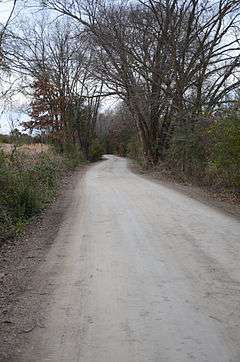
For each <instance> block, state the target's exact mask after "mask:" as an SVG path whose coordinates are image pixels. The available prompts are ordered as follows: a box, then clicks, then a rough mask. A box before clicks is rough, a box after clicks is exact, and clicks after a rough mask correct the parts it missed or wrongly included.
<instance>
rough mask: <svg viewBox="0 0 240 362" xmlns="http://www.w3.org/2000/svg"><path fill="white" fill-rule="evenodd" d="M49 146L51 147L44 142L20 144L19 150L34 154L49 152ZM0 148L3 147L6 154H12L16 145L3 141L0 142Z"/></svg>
mask: <svg viewBox="0 0 240 362" xmlns="http://www.w3.org/2000/svg"><path fill="white" fill-rule="evenodd" d="M49 148H50V147H49V146H48V145H45V144H43V143H34V144H30V145H23V146H19V147H17V150H18V151H19V152H22V153H25V154H28V155H32V156H34V155H39V154H42V153H46V152H48V151H49ZM0 149H2V150H3V152H4V153H6V154H10V153H12V151H13V150H14V145H13V144H11V143H2V144H0Z"/></svg>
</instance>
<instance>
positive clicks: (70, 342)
mask: <svg viewBox="0 0 240 362" xmlns="http://www.w3.org/2000/svg"><path fill="white" fill-rule="evenodd" d="M239 251H240V224H239V222H238V221H237V220H235V219H234V218H232V217H230V216H227V215H225V214H223V213H221V212H220V211H217V210H216V209H214V208H211V207H209V206H206V205H204V204H202V203H200V202H199V201H196V200H194V199H191V198H189V197H187V196H185V195H183V194H181V193H179V192H177V191H174V190H172V189H170V188H167V187H166V186H163V185H161V184H157V183H155V182H152V181H149V180H146V179H145V178H143V177H141V176H138V175H135V174H133V173H132V172H131V171H130V170H129V169H128V168H127V161H126V160H125V159H122V158H118V157H115V156H107V159H106V160H105V161H103V162H100V163H98V164H96V165H94V166H92V167H90V168H89V170H88V171H87V173H86V175H85V177H84V178H83V179H82V180H80V181H79V185H78V187H77V188H76V191H75V201H74V203H73V204H72V205H71V208H70V209H69V210H68V212H67V216H66V219H65V221H64V223H63V225H62V227H61V229H60V231H59V233H58V235H57V237H56V242H55V244H54V246H53V247H52V249H51V250H50V252H49V254H48V256H47V258H46V261H45V263H44V264H43V265H42V266H41V267H40V269H39V271H38V277H39V278H40V277H41V278H42V279H44V278H46V282H47V283H52V284H54V291H53V293H52V295H51V297H50V300H49V304H48V305H47V306H46V308H45V325H44V328H35V329H34V330H33V331H32V332H31V333H30V335H29V343H28V345H27V346H26V348H25V350H24V353H22V355H21V356H18V359H17V360H18V361H24V362H27V361H31V362H32V361H34V362H40V361H44V362H45V361H54V362H60V361H66V362H73V361H74V362H75V361H76V362H168V361H169V362H185V361H198V362H203V361H208V362H230V361H232V362H239V361H240V260H239V259H240V253H239Z"/></svg>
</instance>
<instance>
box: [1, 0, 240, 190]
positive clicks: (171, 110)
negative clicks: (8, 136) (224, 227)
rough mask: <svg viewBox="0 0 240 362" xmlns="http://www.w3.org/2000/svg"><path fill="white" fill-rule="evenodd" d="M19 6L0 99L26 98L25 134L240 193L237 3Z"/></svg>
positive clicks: (10, 23)
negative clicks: (131, 160) (126, 158)
mask: <svg viewBox="0 0 240 362" xmlns="http://www.w3.org/2000/svg"><path fill="white" fill-rule="evenodd" d="M10 3H11V7H12V8H11V9H12V10H11V11H10V15H9V18H8V19H7V21H6V22H5V23H4V24H3V25H2V30H1V37H0V41H1V43H0V46H1V84H2V89H3V91H2V93H1V94H2V96H1V98H2V100H3V99H4V98H6V99H8V97H12V96H14V94H16V93H19V92H21V93H22V94H23V95H24V97H25V99H27V102H28V105H27V109H28V111H27V112H28V115H29V120H27V121H26V122H24V124H23V127H24V128H25V129H27V130H29V131H30V132H31V133H32V134H33V135H36V134H38V137H39V135H40V136H41V139H42V141H43V142H50V143H51V144H53V145H54V146H55V148H56V149H57V150H58V152H68V153H69V152H70V153H72V155H73V156H72V157H76V154H77V153H81V155H82V156H81V157H83V158H85V159H87V160H97V159H98V158H99V157H101V154H102V153H103V152H107V153H116V154H119V155H123V156H126V155H130V157H133V158H136V159H137V160H138V161H139V162H140V163H141V164H142V165H144V166H145V167H148V168H149V167H150V168H151V167H160V168H161V167H164V168H167V169H169V170H172V171H173V172H175V173H176V174H179V175H184V177H186V179H191V180H195V181H197V182H198V183H202V184H210V185H211V184H213V183H216V184H217V185H219V186H221V187H224V188H226V189H229V190H235V191H236V190H238V189H239V184H240V114H239V104H240V103H239V102H240V99H239V96H240V94H239V89H240V88H239V86H240V73H239V65H240V28H239V20H240V4H239V1H235V0H218V1H215V2H213V1H212V0H161V1H157V0H135V1H130V0H129V1H127V0H125V1H109V0H100V1H99V0H73V1H71V2H69V1H67V0H59V1H57V0H56V1H55V0H44V1H30V0H29V1H25V2H24V3H22V2H21V1H20V0H19V1H18V0H16V1H14V2H10ZM0 6H1V2H0ZM18 6H19V9H20V8H21V7H22V6H23V9H24V11H25V13H24V16H23V15H21V11H19V13H16V9H18ZM27 14H28V15H27ZM7 78H8V86H6V79H7ZM9 79H10V85H9ZM111 97H114V99H115V100H116V106H115V107H110V109H107V108H108V107H107V105H108V103H109V100H108V99H112V98H111Z"/></svg>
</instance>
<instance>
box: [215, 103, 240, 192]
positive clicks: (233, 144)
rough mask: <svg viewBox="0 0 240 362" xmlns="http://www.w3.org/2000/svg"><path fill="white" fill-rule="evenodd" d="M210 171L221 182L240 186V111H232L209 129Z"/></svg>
mask: <svg viewBox="0 0 240 362" xmlns="http://www.w3.org/2000/svg"><path fill="white" fill-rule="evenodd" d="M208 133H209V139H210V144H211V147H210V156H209V172H210V174H211V175H212V177H214V178H215V179H216V177H217V179H218V182H219V183H223V184H224V185H226V186H228V187H236V188H239V187H240V112H239V111H236V110H235V111H232V112H230V113H229V114H227V115H226V116H225V117H223V118H222V119H219V120H217V121H216V122H215V123H214V124H213V125H212V126H211V127H210V129H209V132H208Z"/></svg>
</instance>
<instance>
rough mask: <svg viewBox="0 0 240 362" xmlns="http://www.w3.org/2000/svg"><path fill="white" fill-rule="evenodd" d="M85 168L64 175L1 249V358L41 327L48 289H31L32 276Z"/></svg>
mask: <svg viewBox="0 0 240 362" xmlns="http://www.w3.org/2000/svg"><path fill="white" fill-rule="evenodd" d="M87 167H88V166H84V167H81V168H80V169H79V170H77V171H74V172H72V173H69V174H68V175H67V176H65V177H64V178H63V180H62V182H61V186H60V188H59V191H58V194H57V196H56V198H55V201H54V202H53V203H52V205H51V206H50V207H49V208H47V209H46V210H45V211H43V213H42V214H41V215H38V216H37V217H36V218H34V219H33V220H32V222H31V223H30V224H29V225H27V227H26V228H25V231H24V234H23V235H22V236H21V237H19V238H16V239H15V240H11V241H8V242H7V243H5V244H4V245H3V246H2V247H1V249H0V341H1V343H0V361H12V359H11V357H10V355H11V354H12V351H13V350H16V348H17V347H18V345H20V344H22V343H23V342H24V339H25V337H26V336H27V334H28V333H30V332H31V331H32V330H33V329H34V328H36V327H37V328H44V325H43V321H42V320H41V315H40V305H41V304H42V303H43V302H44V300H46V298H47V295H48V291H47V290H45V291H44V292H41V290H40V289H39V291H36V289H35V288H34V290H32V289H31V279H32V277H33V275H34V273H35V272H36V271H37V269H38V267H39V266H40V265H41V264H42V263H43V262H44V260H45V257H46V255H47V253H48V252H49V250H50V249H51V247H52V245H53V243H54V240H55V237H56V235H57V233H58V230H59V227H60V225H61V223H62V221H63V219H64V216H65V214H66V212H67V210H68V208H69V207H70V205H71V204H72V202H73V197H74V192H73V191H74V189H75V188H76V186H77V183H78V181H79V178H81V177H82V176H83V175H84V174H85V171H86V169H87Z"/></svg>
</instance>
